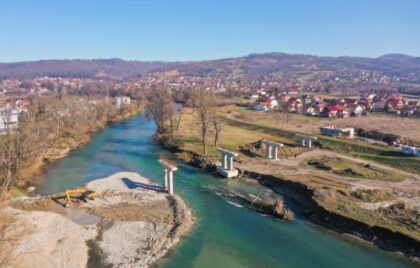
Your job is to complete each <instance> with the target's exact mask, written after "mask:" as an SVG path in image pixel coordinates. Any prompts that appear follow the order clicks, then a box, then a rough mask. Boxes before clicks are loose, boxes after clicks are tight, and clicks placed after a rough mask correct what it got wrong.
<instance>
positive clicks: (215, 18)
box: [0, 0, 420, 63]
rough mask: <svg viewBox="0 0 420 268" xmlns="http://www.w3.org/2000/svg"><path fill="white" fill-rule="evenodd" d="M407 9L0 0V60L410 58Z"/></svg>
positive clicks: (412, 4)
mask: <svg viewBox="0 0 420 268" xmlns="http://www.w3.org/2000/svg"><path fill="white" fill-rule="evenodd" d="M417 10H420V2H418V1H415V0H406V1H403V2H395V1H392V0H371V1H365V0H360V1H357V3H356V2H353V1H352V2H344V1H339V2H331V1H327V0H322V1H313V0H300V1H282V2H281V3H278V2H276V1H269V0H267V1H263V2H261V3H255V2H253V1H229V2H223V1H221V0H216V1H212V2H211V3H208V2H205V1H188V0H181V1H177V2H173V1H168V0H161V1H153V2H143V1H130V0H125V1H119V2H118V3H115V2H103V1H99V0H91V1H82V0H75V1H71V2H57V1H52V0H48V1H43V2H42V3H40V2H37V1H24V0H17V1H13V2H9V1H7V2H3V3H0V23H1V24H2V27H1V29H0V34H1V35H2V36H3V37H5V41H4V42H2V43H1V44H0V62H3V63H11V62H26V61H38V60H46V59H109V58H121V59H124V60H141V61H164V62H174V61H182V62H185V61H203V60H215V59H224V58H236V57H243V56H244V55H249V54H263V53H270V51H281V52H283V53H287V54H305V55H316V56H320V57H324V56H331V57H339V56H342V57H346V56H347V57H369V58H376V57H379V56H381V55H384V54H390V53H391V54H395V53H402V54H408V55H414V56H420V36H419V35H418V29H419V28H420V18H419V16H418V15H417V14H416V11H417ZM267 51H268V52H267Z"/></svg>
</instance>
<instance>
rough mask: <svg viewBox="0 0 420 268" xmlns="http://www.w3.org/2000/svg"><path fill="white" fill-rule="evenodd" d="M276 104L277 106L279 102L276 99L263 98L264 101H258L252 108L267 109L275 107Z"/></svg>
mask: <svg viewBox="0 0 420 268" xmlns="http://www.w3.org/2000/svg"><path fill="white" fill-rule="evenodd" d="M278 106H279V103H278V102H277V101H276V100H274V99H270V98H265V101H260V102H258V103H257V104H256V105H254V110H257V111H268V110H272V109H275V108H277V107H278Z"/></svg>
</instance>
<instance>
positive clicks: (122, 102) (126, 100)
mask: <svg viewBox="0 0 420 268" xmlns="http://www.w3.org/2000/svg"><path fill="white" fill-rule="evenodd" d="M130 103H131V98H130V97H128V96H119V97H115V105H116V106H117V107H118V108H121V107H125V106H128V105H130Z"/></svg>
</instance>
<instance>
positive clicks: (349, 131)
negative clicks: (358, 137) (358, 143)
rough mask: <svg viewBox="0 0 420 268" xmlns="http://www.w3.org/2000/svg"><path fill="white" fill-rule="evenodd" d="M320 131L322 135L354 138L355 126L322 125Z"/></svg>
mask: <svg viewBox="0 0 420 268" xmlns="http://www.w3.org/2000/svg"><path fill="white" fill-rule="evenodd" d="M320 132H321V134H322V135H325V136H330V137H346V138H350V139H352V138H354V128H351V127H346V128H338V127H335V126H329V127H321V128H320Z"/></svg>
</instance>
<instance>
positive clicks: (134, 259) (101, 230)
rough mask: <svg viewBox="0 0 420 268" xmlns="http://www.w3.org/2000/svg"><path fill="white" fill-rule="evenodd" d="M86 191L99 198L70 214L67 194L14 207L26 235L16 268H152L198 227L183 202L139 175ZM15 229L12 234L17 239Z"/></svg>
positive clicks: (75, 204) (21, 200) (21, 240)
mask: <svg viewBox="0 0 420 268" xmlns="http://www.w3.org/2000/svg"><path fill="white" fill-rule="evenodd" d="M86 188H87V189H90V190H93V191H95V192H96V193H97V195H98V196H97V197H96V198H95V199H94V200H92V201H89V202H87V203H83V202H72V203H71V205H70V208H64V207H63V206H62V203H61V202H64V201H59V200H64V199H60V198H57V197H60V196H62V194H56V195H54V197H56V198H57V199H56V200H58V201H57V202H55V201H53V199H51V197H33V198H28V197H25V198H17V199H14V200H12V201H11V202H10V208H9V210H10V212H11V213H12V215H13V217H14V218H15V222H14V224H13V226H21V228H23V229H24V230H25V233H24V234H23V235H21V236H20V237H19V239H18V241H17V242H16V243H15V245H16V246H15V248H14V250H13V251H12V253H11V254H12V255H13V256H16V258H11V260H10V263H9V265H10V267H31V266H33V264H36V265H37V266H39V267H86V265H87V264H88V263H89V264H90V265H93V266H94V267H102V266H113V267H148V266H151V265H153V264H154V263H156V262H157V261H158V260H160V259H161V258H163V257H165V256H166V255H167V254H168V253H169V251H170V250H171V249H172V248H173V247H174V246H175V245H176V244H177V243H178V242H179V241H180V240H181V239H182V238H183V237H184V236H185V235H186V234H187V232H188V231H189V230H190V229H191V227H192V225H193V217H192V214H191V211H190V209H189V208H188V207H187V206H186V205H185V203H184V201H183V200H182V199H181V198H179V197H178V196H177V195H173V196H171V195H168V194H166V193H164V192H162V189H161V188H160V187H159V186H156V185H155V184H154V183H153V182H152V181H151V180H149V179H147V178H144V177H142V176H141V175H139V174H137V173H131V172H120V173H116V174H113V175H111V176H109V177H106V178H102V179H98V180H95V181H91V182H89V183H88V184H87V185H86ZM60 203H61V204H60ZM12 229H13V228H12V227H10V229H9V232H6V233H9V234H10V235H13V231H14V230H12ZM18 256H19V257H18ZM21 256H24V257H21Z"/></svg>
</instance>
